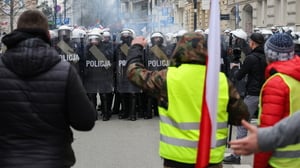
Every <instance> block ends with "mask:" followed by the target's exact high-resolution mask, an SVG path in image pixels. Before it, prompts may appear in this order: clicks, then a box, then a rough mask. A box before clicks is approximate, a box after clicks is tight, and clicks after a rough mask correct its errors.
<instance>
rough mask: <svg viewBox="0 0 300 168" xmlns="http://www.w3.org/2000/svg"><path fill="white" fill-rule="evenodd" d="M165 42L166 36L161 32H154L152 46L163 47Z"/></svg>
mask: <svg viewBox="0 0 300 168" xmlns="http://www.w3.org/2000/svg"><path fill="white" fill-rule="evenodd" d="M163 42H164V35H163V34H162V33H161V32H154V33H152V34H151V43H152V45H155V44H157V45H162V44H163Z"/></svg>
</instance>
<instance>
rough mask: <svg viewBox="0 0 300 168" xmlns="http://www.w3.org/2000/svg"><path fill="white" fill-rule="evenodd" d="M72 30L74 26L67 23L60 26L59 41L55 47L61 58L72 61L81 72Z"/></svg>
mask: <svg viewBox="0 0 300 168" xmlns="http://www.w3.org/2000/svg"><path fill="white" fill-rule="evenodd" d="M71 32H72V28H71V27H69V26H66V25H63V26H60V27H59V28H58V41H57V44H56V45H55V49H56V50H57V52H58V54H59V55H60V57H61V59H62V60H65V61H68V62H70V63H71V65H73V66H74V67H75V69H76V70H77V72H78V74H79V71H80V70H79V64H78V61H79V59H80V58H79V55H78V53H76V51H75V50H74V48H73V46H72V44H71Z"/></svg>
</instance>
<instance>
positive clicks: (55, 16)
mask: <svg viewBox="0 0 300 168" xmlns="http://www.w3.org/2000/svg"><path fill="white" fill-rule="evenodd" d="M53 5H54V28H55V29H56V25H57V23H56V18H57V15H56V14H57V11H56V10H57V0H53Z"/></svg>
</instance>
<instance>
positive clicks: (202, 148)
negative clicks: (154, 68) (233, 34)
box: [196, 70, 212, 168]
mask: <svg viewBox="0 0 300 168" xmlns="http://www.w3.org/2000/svg"><path fill="white" fill-rule="evenodd" d="M206 72H207V70H206ZM205 83H206V82H205ZM202 100H203V101H202V112H201V123H200V125H199V128H200V130H201V132H200V135H199V136H200V137H199V142H198V150H197V152H198V153H197V162H196V168H206V167H208V164H209V155H210V144H211V131H212V125H211V120H210V115H209V110H208V106H207V102H206V84H204V96H203V99H202ZM201 135H202V136H201ZM203 135H205V136H203Z"/></svg>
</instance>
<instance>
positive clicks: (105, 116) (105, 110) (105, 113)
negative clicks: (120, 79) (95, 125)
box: [100, 94, 110, 121]
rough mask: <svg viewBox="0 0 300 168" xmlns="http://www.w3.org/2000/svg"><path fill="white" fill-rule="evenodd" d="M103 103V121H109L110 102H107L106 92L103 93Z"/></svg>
mask: <svg viewBox="0 0 300 168" xmlns="http://www.w3.org/2000/svg"><path fill="white" fill-rule="evenodd" d="M100 96H101V104H102V110H103V112H102V114H103V118H102V121H108V120H109V119H110V114H109V111H108V102H107V96H106V94H101V95H100Z"/></svg>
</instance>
